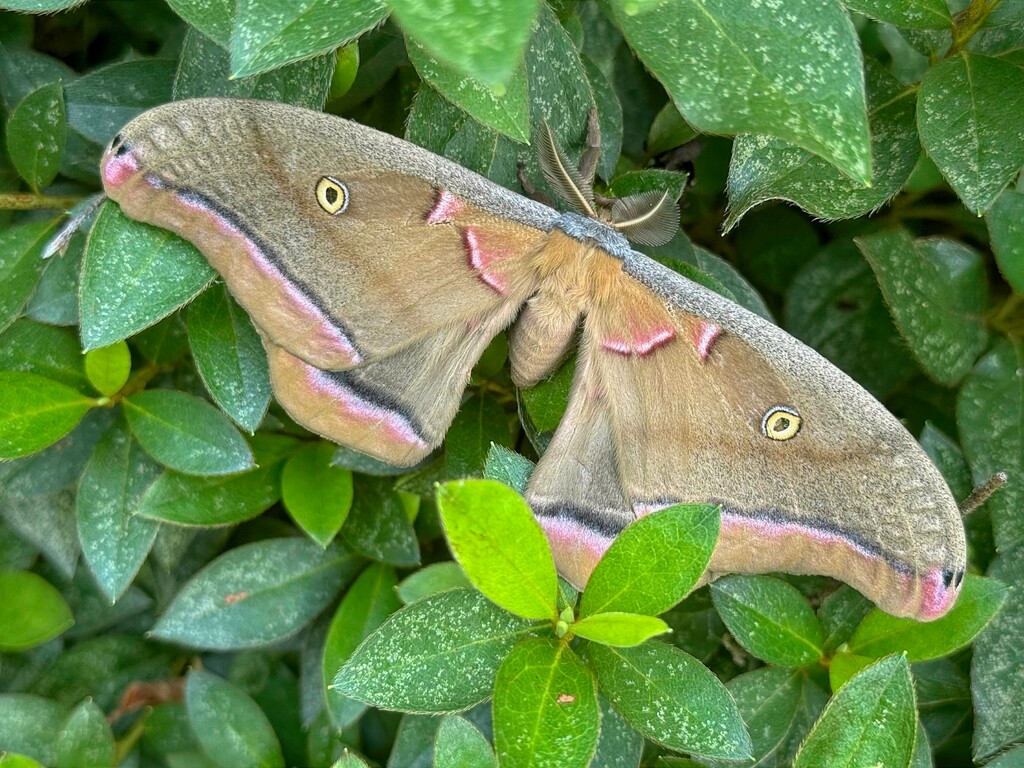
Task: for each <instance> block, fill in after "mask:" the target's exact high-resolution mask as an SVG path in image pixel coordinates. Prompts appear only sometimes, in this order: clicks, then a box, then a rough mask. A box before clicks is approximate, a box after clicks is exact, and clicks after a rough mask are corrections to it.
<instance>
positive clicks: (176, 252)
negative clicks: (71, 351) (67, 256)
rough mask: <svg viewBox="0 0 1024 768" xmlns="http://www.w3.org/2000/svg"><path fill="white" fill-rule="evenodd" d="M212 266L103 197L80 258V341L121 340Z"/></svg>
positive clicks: (169, 308) (185, 296)
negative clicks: (83, 252) (82, 255)
mask: <svg viewBox="0 0 1024 768" xmlns="http://www.w3.org/2000/svg"><path fill="white" fill-rule="evenodd" d="M214 274H215V272H214V271H213V267H211V266H210V265H209V264H208V263H207V261H206V259H205V258H204V257H203V255H202V254H201V253H199V251H197V250H196V249H195V248H194V247H193V246H192V245H189V244H188V243H186V242H185V241H184V240H182V239H181V238H179V237H177V236H176V235H172V234H171V233H170V232H168V231H166V230H163V229H157V228H156V227H151V226H149V225H148V224H140V223H139V222H137V221H133V220H131V219H129V218H128V217H127V216H125V215H124V214H123V213H121V209H120V208H118V207H117V206H116V205H114V204H113V203H109V202H108V203H104V205H103V207H102V208H101V209H100V213H99V215H98V216H97V217H96V223H95V224H94V225H93V227H92V231H91V232H90V234H89V241H88V244H87V245H86V249H85V260H84V262H83V263H82V284H81V305H80V309H79V311H80V312H81V314H82V345H83V347H84V348H85V349H86V350H90V349H96V348H97V347H105V346H107V345H108V344H113V343H114V342H115V341H121V340H122V339H125V338H127V337H129V336H131V335H132V334H135V333H138V332H139V331H141V330H142V329H143V328H148V327H149V326H151V325H153V323H155V322H156V321H157V320H160V319H161V318H163V317H165V316H167V315H169V314H170V313H171V312H173V311H174V310H176V309H177V308H178V307H180V306H182V305H183V304H186V303H187V302H189V301H191V300H192V299H193V298H194V297H195V296H196V295H197V294H198V293H199V292H200V291H202V290H203V288H205V287H206V286H207V285H208V284H209V283H210V281H211V280H213V277H214Z"/></svg>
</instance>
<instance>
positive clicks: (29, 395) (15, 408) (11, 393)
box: [0, 371, 93, 459]
mask: <svg viewBox="0 0 1024 768" xmlns="http://www.w3.org/2000/svg"><path fill="white" fill-rule="evenodd" d="M92 406H93V401H92V400H90V399H89V398H86V397H85V396H84V395H82V394H81V393H79V392H77V391H75V390H73V389H71V388H70V387H66V386H64V385H63V384H59V383H58V382H56V381H51V380H50V379H47V378H44V377H42V376H38V375H36V374H34V373H22V372H20V371H0V459H13V458H16V457H18V456H26V455H28V454H30V453H35V452H36V451H39V450H42V449H43V448H45V447H47V446H48V445H52V444H53V443H55V442H57V441H58V440H60V439H61V438H62V437H64V435H66V434H67V433H68V432H70V431H71V430H72V429H74V428H75V426H76V425H77V424H78V422H80V421H81V420H82V417H83V416H85V414H86V413H88V411H89V409H90V408H91V407H92Z"/></svg>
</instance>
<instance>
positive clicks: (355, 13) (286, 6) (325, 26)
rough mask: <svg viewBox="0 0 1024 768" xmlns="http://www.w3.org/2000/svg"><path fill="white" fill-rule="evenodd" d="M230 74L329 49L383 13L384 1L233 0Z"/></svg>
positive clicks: (265, 69)
mask: <svg viewBox="0 0 1024 768" xmlns="http://www.w3.org/2000/svg"><path fill="white" fill-rule="evenodd" d="M235 1H236V8H237V10H236V12H235V24H234V29H233V30H232V33H231V69H232V72H231V74H232V76H233V77H245V76H247V75H256V74H259V73H261V72H268V71H269V70H271V69H277V68H278V67H280V66H283V65H285V64H290V63H292V62H293V61H299V60H301V59H308V58H310V57H311V56H317V55H319V54H321V53H326V52H327V51H333V50H334V49H335V48H340V47H341V46H343V45H346V44H348V43H349V42H351V41H352V40H355V39H356V38H357V37H359V36H360V35H361V34H363V33H364V32H366V31H367V30H369V29H372V28H373V27H374V26H375V25H376V24H377V23H378V22H380V21H381V20H382V19H383V18H384V17H385V16H387V12H388V11H387V6H385V5H384V3H383V2H382V0H289V2H284V3H282V2H280V0H235Z"/></svg>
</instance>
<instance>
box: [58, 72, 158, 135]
mask: <svg viewBox="0 0 1024 768" xmlns="http://www.w3.org/2000/svg"><path fill="white" fill-rule="evenodd" d="M173 81H174V62H173V61H170V60H163V59H148V58H147V59H136V60H135V61H122V62H118V63H116V64H110V65H109V66H106V67H102V68H100V69H97V70H94V71H92V72H90V73H89V74H87V75H84V76H83V77H80V78H78V79H77V80H73V81H72V82H70V83H68V84H67V85H65V86H64V100H65V102H66V103H67V115H68V127H69V128H71V129H72V130H73V131H76V132H77V133H79V134H81V135H82V136H83V137H85V138H86V139H88V140H89V141H92V142H95V143H96V144H100V145H103V144H106V143H107V142H109V141H110V140H111V139H112V138H113V137H114V134H115V133H117V132H118V131H119V130H121V127H122V126H123V125H124V124H125V123H127V122H128V121H129V120H131V119H132V118H133V117H135V116H137V115H139V114H141V113H142V112H144V111H145V110H147V109H149V108H150V107H155V106H157V105H159V104H164V103H166V102H168V101H170V100H171V83H172V82H173Z"/></svg>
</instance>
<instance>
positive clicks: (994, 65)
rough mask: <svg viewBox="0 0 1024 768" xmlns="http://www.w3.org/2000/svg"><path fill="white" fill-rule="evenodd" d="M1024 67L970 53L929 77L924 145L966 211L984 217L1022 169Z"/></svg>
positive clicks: (923, 105)
mask: <svg viewBox="0 0 1024 768" xmlns="http://www.w3.org/2000/svg"><path fill="white" fill-rule="evenodd" d="M1022 111H1024V64H1019V63H1015V62H1013V61H1011V60H1009V59H996V58H992V57H990V56H982V55H980V54H977V53H971V52H969V51H961V52H960V53H959V54H958V55H956V56H953V57H951V58H948V59H945V60H943V61H942V62H940V63H939V64H938V65H937V66H934V67H932V68H931V69H929V70H928V72H927V73H925V76H924V79H923V80H922V81H921V93H920V96H919V97H918V102H917V125H918V130H919V131H920V133H921V143H922V144H923V145H924V148H925V149H926V150H927V151H928V155H929V156H930V157H931V158H932V160H934V161H935V164H936V165H937V166H938V167H939V170H940V171H942V175H943V176H945V177H946V180H947V181H948V182H949V184H950V186H951V187H953V189H954V191H955V192H956V193H957V195H959V196H960V199H961V200H963V202H964V205H966V206H967V207H968V209H970V210H971V212H973V213H976V214H977V215H979V216H981V215H982V214H983V213H985V211H987V210H988V209H989V206H991V205H992V203H993V202H994V201H995V199H996V197H998V196H999V193H1000V192H1001V191H1002V190H1003V187H1005V186H1006V183H1007V182H1008V181H1010V179H1011V178H1012V177H1013V176H1014V175H1015V174H1016V173H1017V171H1018V170H1020V167H1021V166H1022V165H1024V126H1022V125H1021V122H1020V114H1021V112H1022Z"/></svg>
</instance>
